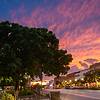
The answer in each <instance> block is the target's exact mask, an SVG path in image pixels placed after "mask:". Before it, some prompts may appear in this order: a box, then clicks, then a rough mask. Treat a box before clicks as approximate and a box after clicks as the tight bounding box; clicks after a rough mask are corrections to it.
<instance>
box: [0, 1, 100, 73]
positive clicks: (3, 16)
mask: <svg viewBox="0 0 100 100" xmlns="http://www.w3.org/2000/svg"><path fill="white" fill-rule="evenodd" d="M5 20H9V21H11V22H16V23H19V24H21V25H25V26H29V27H46V28H48V29H49V30H50V31H53V32H54V33H55V34H56V36H57V38H58V39H59V48H60V49H66V50H67V51H68V53H71V54H72V56H73V62H72V63H71V64H70V66H71V70H70V71H72V72H73V71H77V70H80V69H85V68H88V67H89V65H91V64H93V63H95V62H99V61H100V0H0V21H5Z"/></svg>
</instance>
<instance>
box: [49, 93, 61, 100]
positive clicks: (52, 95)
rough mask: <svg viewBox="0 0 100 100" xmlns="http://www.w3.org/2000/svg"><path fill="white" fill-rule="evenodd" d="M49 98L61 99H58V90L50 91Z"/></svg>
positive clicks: (51, 99)
mask: <svg viewBox="0 0 100 100" xmlns="http://www.w3.org/2000/svg"><path fill="white" fill-rule="evenodd" d="M50 100H61V99H60V91H52V92H50Z"/></svg>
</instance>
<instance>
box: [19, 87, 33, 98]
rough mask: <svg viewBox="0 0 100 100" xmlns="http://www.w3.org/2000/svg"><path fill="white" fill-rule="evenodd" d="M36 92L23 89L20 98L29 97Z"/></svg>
mask: <svg viewBox="0 0 100 100" xmlns="http://www.w3.org/2000/svg"><path fill="white" fill-rule="evenodd" d="M33 94H34V92H33V91H32V90H31V89H23V90H21V91H20V92H19V96H27V95H33Z"/></svg>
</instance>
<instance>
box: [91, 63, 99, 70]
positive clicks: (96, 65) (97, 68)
mask: <svg viewBox="0 0 100 100" xmlns="http://www.w3.org/2000/svg"><path fill="white" fill-rule="evenodd" d="M90 70H100V62H99V63H95V64H93V65H91V66H90Z"/></svg>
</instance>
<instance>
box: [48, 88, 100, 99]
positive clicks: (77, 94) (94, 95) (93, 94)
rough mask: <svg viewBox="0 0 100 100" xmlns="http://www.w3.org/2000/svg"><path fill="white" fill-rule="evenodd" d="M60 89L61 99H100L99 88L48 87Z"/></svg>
mask: <svg viewBox="0 0 100 100" xmlns="http://www.w3.org/2000/svg"><path fill="white" fill-rule="evenodd" d="M47 91H49V92H50V91H60V94H61V96H60V97H61V100H100V90H76V89H75V90H73V89H49V90H47Z"/></svg>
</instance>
